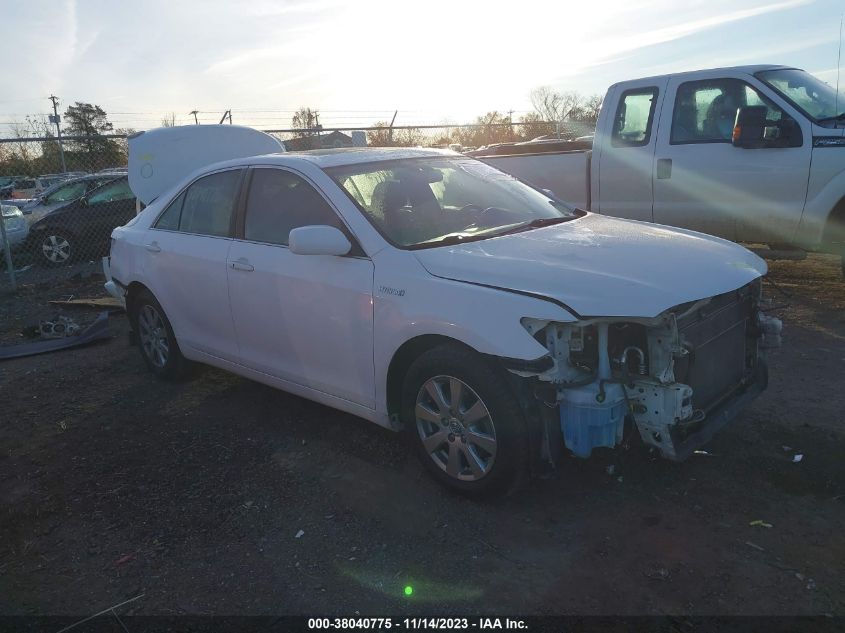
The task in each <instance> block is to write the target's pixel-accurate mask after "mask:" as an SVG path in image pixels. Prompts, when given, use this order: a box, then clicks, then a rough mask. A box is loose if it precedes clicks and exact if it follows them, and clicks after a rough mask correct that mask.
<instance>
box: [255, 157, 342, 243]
mask: <svg viewBox="0 0 845 633" xmlns="http://www.w3.org/2000/svg"><path fill="white" fill-rule="evenodd" d="M315 224H321V225H328V226H334V227H336V228H338V229H340V230H341V231H344V232H346V229H345V227H344V226H343V223H342V222H341V221H340V218H338V217H337V214H336V213H335V212H334V210H333V209H332V208H331V207H330V206H329V204H328V203H327V202H326V200H325V199H324V198H323V196H321V195H320V193H319V192H318V191H317V190H316V189H314V187H312V186H311V185H310V184H308V183H307V182H305V180H304V179H302V178H300V177H299V176H297V175H296V174H293V173H291V172H289V171H285V170H282V169H256V170H255V171H254V172H253V175H252V181H251V182H250V186H249V197H248V198H247V205H246V218H245V219H244V238H245V239H247V240H250V241H253V242H266V243H268V244H281V245H285V246H286V245H287V243H288V235H289V234H290V232H291V231H292V230H293V229H295V228H298V227H301V226H311V225H315Z"/></svg>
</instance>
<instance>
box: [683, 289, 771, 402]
mask: <svg viewBox="0 0 845 633" xmlns="http://www.w3.org/2000/svg"><path fill="white" fill-rule="evenodd" d="M755 283H756V282H755ZM754 290H755V288H754V283H752V284H749V285H747V286H744V287H742V288H740V289H738V290H735V291H732V292H729V293H726V294H723V295H718V296H716V297H714V298H713V299H712V300H711V301H710V302H709V303H708V304H707V305H706V306H704V307H703V308H701V309H699V310H697V311H696V312H694V313H693V314H690V315H687V316H686V317H685V318H684V319H683V321H679V323H678V329H679V331H680V333H681V334H682V336H683V337H684V339H685V340H686V342H687V343H689V344H690V347H689V351H690V353H689V354H688V355H686V356H684V357H683V358H681V359H677V360H676V366H675V376H676V377H677V379H678V381H680V382H683V383H685V384H688V385H689V386H690V387H692V389H693V396H692V404H693V407H694V408H696V409H702V410H704V411H705V412H706V411H708V410H709V409H711V408H712V407H714V406H715V405H717V404H718V403H719V402H721V401H722V400H723V399H724V398H725V397H727V396H729V395H731V394H732V393H733V392H734V391H735V390H736V389H737V388H738V387H740V386H742V385H743V384H744V383H745V379H746V378H747V377H748V376H749V375H750V374H751V373H752V372H753V370H754V362H755V359H756V354H753V353H750V352H751V351H753V350H751V349H749V346H751V345H756V342H755V339H753V338H752V339H749V338H748V334H749V328H750V327H752V324H753V321H752V317H753V309H754V301H753V296H754Z"/></svg>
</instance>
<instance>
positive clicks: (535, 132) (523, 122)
mask: <svg viewBox="0 0 845 633" xmlns="http://www.w3.org/2000/svg"><path fill="white" fill-rule="evenodd" d="M519 122H520V126H519V133H520V136H522V138H524V139H526V140H531V139H534V138H537V137H538V136H544V135H546V134H551V133H552V132H554V131H555V124H554V123H550V122H548V121H546V120H545V119H544V118H543V116H542V115H541V114H540V113H539V112H528V113H527V114H524V115H523V116H521V117H520V118H519Z"/></svg>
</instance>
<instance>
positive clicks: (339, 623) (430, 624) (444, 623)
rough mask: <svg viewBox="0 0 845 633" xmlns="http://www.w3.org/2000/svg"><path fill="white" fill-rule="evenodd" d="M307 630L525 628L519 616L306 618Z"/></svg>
mask: <svg viewBox="0 0 845 633" xmlns="http://www.w3.org/2000/svg"><path fill="white" fill-rule="evenodd" d="M308 628H309V629H310V630H320V629H327V630H329V629H347V630H353V629H358V630H368V629H370V630H379V629H382V630H399V631H403V630H407V631H419V630H458V629H465V630H472V629H476V630H506V629H507V630H520V629H522V630H525V629H527V628H528V625H527V623H526V622H525V620H522V619H519V618H484V617H475V618H422V617H416V618H362V617H357V618H309V619H308Z"/></svg>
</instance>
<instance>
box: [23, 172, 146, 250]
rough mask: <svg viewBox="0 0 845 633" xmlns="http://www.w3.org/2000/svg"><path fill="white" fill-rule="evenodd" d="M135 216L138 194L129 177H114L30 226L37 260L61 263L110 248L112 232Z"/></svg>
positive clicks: (30, 244) (32, 247)
mask: <svg viewBox="0 0 845 633" xmlns="http://www.w3.org/2000/svg"><path fill="white" fill-rule="evenodd" d="M133 217H135V195H134V194H133V193H132V190H131V189H130V188H129V181H128V179H127V177H126V176H122V177H118V178H116V179H114V178H113V179H111V180H110V182H107V183H106V184H104V185H101V186H100V187H98V188H96V189H93V190H92V191H90V192H88V193H86V194H85V195H83V196H82V197H80V198H78V199H75V200H74V201H72V202H69V203H67V204H65V205H64V206H61V207H59V208H58V209H55V210H54V211H51V212H50V213H48V214H47V215H45V216H43V217H42V218H41V219H40V220H38V221H36V222H34V223H33V224H32V225H31V226H30V231H29V241H28V243H29V248H30V249H31V250H32V251H33V253H34V256H35V258H36V260H37V261H38V262H40V263H41V264H45V265H48V266H60V265H62V264H67V263H69V262H72V261H74V260H76V259H78V258H79V257H81V256H83V255H88V256H92V257H93V256H98V255H101V254H103V253H105V252H107V251H108V243H109V235H110V234H111V232H112V229H114V228H115V227H117V226H121V225H122V224H125V223H126V222H128V221H129V220H131V219H132V218H133Z"/></svg>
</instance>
